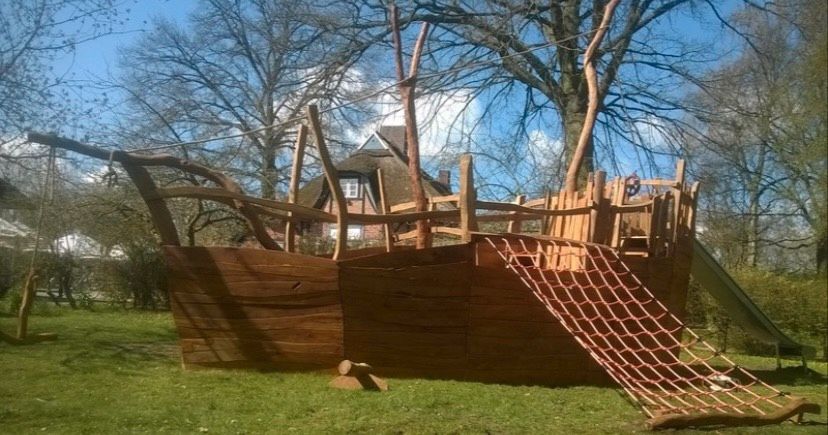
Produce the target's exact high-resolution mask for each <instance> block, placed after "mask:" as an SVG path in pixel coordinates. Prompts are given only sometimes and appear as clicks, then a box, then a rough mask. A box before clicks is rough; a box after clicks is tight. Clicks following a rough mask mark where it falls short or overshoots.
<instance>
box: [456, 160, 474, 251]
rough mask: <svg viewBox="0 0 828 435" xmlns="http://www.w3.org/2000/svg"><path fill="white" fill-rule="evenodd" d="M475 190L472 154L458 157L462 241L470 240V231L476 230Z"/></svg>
mask: <svg viewBox="0 0 828 435" xmlns="http://www.w3.org/2000/svg"><path fill="white" fill-rule="evenodd" d="M476 202H477V191H476V190H475V189H474V164H473V163H472V156H471V155H470V154H464V155H463V156H462V157H460V202H459V205H460V229H461V230H462V231H463V241H464V242H470V241H471V233H472V232H473V231H477V212H476Z"/></svg>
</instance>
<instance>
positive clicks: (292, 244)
mask: <svg viewBox="0 0 828 435" xmlns="http://www.w3.org/2000/svg"><path fill="white" fill-rule="evenodd" d="M307 137H308V128H307V127H306V126H305V125H304V124H300V125H299V132H298V133H297V135H296V149H294V150H293V165H292V166H291V168H290V187H289V190H288V202H289V203H291V204H295V203H296V200H297V199H298V196H299V179H300V178H301V177H302V159H303V158H304V157H305V143H306V142H307ZM292 215H293V213H291V212H288V216H292ZM285 251H287V252H296V223H294V222H291V221H287V222H286V223H285Z"/></svg>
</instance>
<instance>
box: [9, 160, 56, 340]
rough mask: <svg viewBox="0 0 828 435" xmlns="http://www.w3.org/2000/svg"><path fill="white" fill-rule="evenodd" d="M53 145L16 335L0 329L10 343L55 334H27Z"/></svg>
mask: <svg viewBox="0 0 828 435" xmlns="http://www.w3.org/2000/svg"><path fill="white" fill-rule="evenodd" d="M55 170H56V169H55V147H49V156H48V159H47V161H46V178H45V179H44V180H43V189H42V190H41V194H40V204H39V207H38V215H37V226H36V227H35V244H34V249H33V250H32V258H31V260H30V261H29V270H28V272H27V273H26V279H25V280H24V281H23V287H22V288H21V289H20V293H21V296H22V299H21V302H20V309H19V310H18V312H17V335H16V336H13V335H10V334H6V333H5V332H2V331H0V340H2V341H5V342H6V343H10V344H27V343H34V342H39V341H47V340H55V339H57V334H54V333H41V334H32V335H29V333H28V330H29V314H30V313H31V311H32V305H33V304H34V299H35V294H36V291H37V281H38V278H39V276H38V274H37V257H38V254H39V253H40V233H41V231H42V229H43V218H44V215H45V210H46V202H47V200H50V199H51V198H52V197H53V196H54V182H55Z"/></svg>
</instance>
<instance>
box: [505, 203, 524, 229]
mask: <svg viewBox="0 0 828 435" xmlns="http://www.w3.org/2000/svg"><path fill="white" fill-rule="evenodd" d="M524 202H526V195H518V196H516V197H515V204H517V205H523V203H524ZM513 214H515V215H516V217H517V219H515V220H510V221H509V227H508V228H507V229H506V232H509V233H519V232H520V231H521V229H522V228H521V227H522V223H523V220H522V219H520V213H513Z"/></svg>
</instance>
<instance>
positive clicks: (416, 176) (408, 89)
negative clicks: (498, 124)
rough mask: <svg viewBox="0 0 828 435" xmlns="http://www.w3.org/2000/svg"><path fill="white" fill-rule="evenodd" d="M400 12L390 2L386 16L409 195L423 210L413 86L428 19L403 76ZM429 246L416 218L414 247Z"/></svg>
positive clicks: (425, 224)
mask: <svg viewBox="0 0 828 435" xmlns="http://www.w3.org/2000/svg"><path fill="white" fill-rule="evenodd" d="M399 15H400V13H399V10H398V9H397V7H396V5H394V4H393V3H392V4H391V5H390V10H389V16H390V18H391V36H392V37H393V39H394V63H395V64H396V67H397V80H399V89H400V99H401V100H402V105H403V112H404V115H405V136H406V139H405V140H406V152H407V157H408V176H409V178H410V180H411V195H412V196H413V200H414V204H415V210H416V211H418V212H422V211H426V208H427V207H428V204H427V201H426V196H425V190H424V189H423V180H422V171H421V169H420V138H419V133H418V131H417V113H416V110H415V106H414V90H415V88H416V86H417V71H418V69H419V67H420V56H421V55H422V52H423V47H424V46H425V40H426V37H428V27H429V25H428V23H423V24H422V27H421V28H420V35H419V36H418V37H417V42H416V43H415V45H414V52H413V53H412V55H411V64H410V65H409V70H408V76H407V77H406V76H405V72H404V67H403V61H402V39H401V37H400V23H399V21H400V17H399ZM429 246H431V230H430V229H429V222H428V221H427V220H425V219H421V220H418V221H417V248H418V249H422V248H426V247H429Z"/></svg>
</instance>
